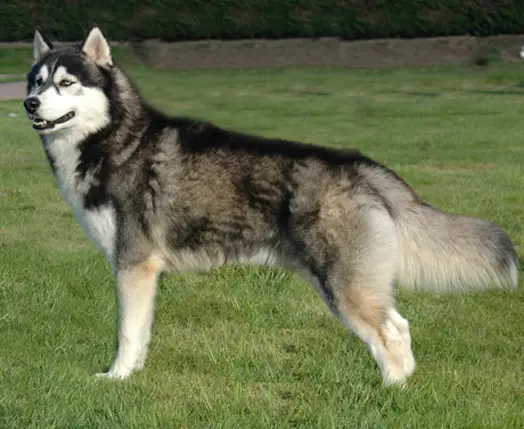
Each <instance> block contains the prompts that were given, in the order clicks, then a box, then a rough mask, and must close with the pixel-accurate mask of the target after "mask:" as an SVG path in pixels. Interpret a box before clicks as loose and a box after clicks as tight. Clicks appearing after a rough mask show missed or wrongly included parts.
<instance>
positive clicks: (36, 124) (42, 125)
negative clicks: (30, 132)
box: [31, 112, 75, 131]
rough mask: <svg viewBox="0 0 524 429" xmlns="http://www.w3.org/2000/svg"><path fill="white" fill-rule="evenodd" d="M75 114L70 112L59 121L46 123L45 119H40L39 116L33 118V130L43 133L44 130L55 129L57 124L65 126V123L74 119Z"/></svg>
mask: <svg viewBox="0 0 524 429" xmlns="http://www.w3.org/2000/svg"><path fill="white" fill-rule="evenodd" d="M74 116H75V112H69V113H67V114H65V115H64V116H60V117H59V118H58V119H55V120H54V121H46V120H45V119H42V118H39V117H38V116H34V115H32V116H31V119H32V120H33V129H35V130H37V131H43V130H50V129H52V128H54V126H55V125H57V124H63V123H64V122H67V121H69V120H70V119H72V118H74Z"/></svg>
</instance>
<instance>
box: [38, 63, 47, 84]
mask: <svg viewBox="0 0 524 429" xmlns="http://www.w3.org/2000/svg"><path fill="white" fill-rule="evenodd" d="M48 77H49V69H48V68H47V65H46V64H44V65H43V66H42V67H41V68H40V72H39V73H38V75H37V76H36V81H38V78H41V79H42V84H44V83H46V81H47V78H48Z"/></svg>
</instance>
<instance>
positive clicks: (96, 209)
mask: <svg viewBox="0 0 524 429" xmlns="http://www.w3.org/2000/svg"><path fill="white" fill-rule="evenodd" d="M47 150H48V151H49V154H50V156H51V158H52V159H53V162H54V169H55V177H56V182H57V184H58V186H59V188H60V190H61V191H62V195H63V197H64V199H65V200H66V201H67V203H68V204H69V205H70V206H71V208H72V209H73V212H74V213H75V215H76V218H77V219H78V222H79V223H80V225H82V227H83V228H84V230H85V231H86V232H87V234H88V235H89V236H90V237H91V239H92V240H93V241H94V242H95V244H96V245H97V247H98V248H99V249H100V250H102V251H103V252H104V254H105V255H106V257H107V258H108V259H109V261H112V259H113V251H114V246H115V236H116V219H115V211H114V209H113V207H112V206H111V205H110V204H109V203H106V204H103V205H96V206H93V207H90V208H88V209H87V208H86V207H85V197H86V195H87V193H88V192H89V190H90V188H91V187H92V186H97V185H99V183H97V180H96V178H95V177H94V175H93V174H91V173H90V172H89V171H88V172H87V174H85V176H82V175H80V174H79V172H78V165H79V163H80V151H79V150H78V148H77V147H76V145H75V144H71V142H64V141H58V140H55V141H53V142H48V144H47Z"/></svg>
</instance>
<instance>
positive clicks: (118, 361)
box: [97, 256, 163, 379]
mask: <svg viewBox="0 0 524 429" xmlns="http://www.w3.org/2000/svg"><path fill="white" fill-rule="evenodd" d="M162 268H163V261H162V260H161V259H160V258H158V257H155V256H151V257H149V258H147V259H146V260H145V261H143V262H140V263H138V264H133V265H131V266H129V267H122V268H119V269H118V271H117V275H116V279H117V291H118V301H119V306H120V320H119V330H118V351H117V355H116V358H115V360H114V362H113V364H112V365H111V368H110V369H109V371H108V372H106V373H102V374H97V375H98V376H102V377H108V378H120V379H122V378H126V377H127V376H129V375H130V374H131V372H133V370H135V369H140V368H141V367H142V366H143V365H144V361H145V357H146V355H147V349H148V346H149V341H150V339H151V329H152V325H153V315H154V308H155V294H156V287H157V282H158V276H159V274H160V271H161V270H162Z"/></svg>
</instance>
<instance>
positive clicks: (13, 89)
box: [0, 82, 26, 100]
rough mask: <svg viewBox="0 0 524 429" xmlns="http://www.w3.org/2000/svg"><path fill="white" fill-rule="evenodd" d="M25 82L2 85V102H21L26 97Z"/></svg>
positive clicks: (0, 85) (0, 94) (0, 96)
mask: <svg viewBox="0 0 524 429" xmlns="http://www.w3.org/2000/svg"><path fill="white" fill-rule="evenodd" d="M25 85H26V84H25V82H7V83H0V100H20V99H22V98H24V97H25V91H26V88H25Z"/></svg>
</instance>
